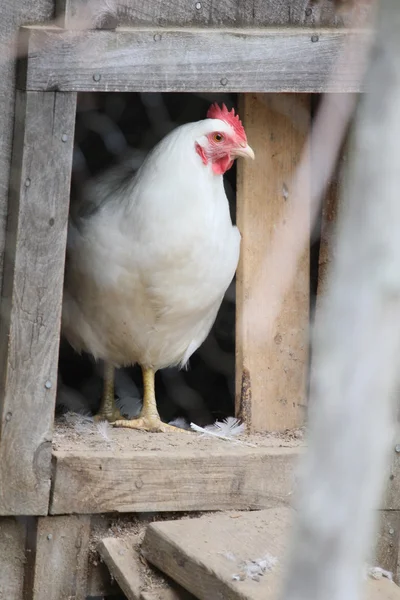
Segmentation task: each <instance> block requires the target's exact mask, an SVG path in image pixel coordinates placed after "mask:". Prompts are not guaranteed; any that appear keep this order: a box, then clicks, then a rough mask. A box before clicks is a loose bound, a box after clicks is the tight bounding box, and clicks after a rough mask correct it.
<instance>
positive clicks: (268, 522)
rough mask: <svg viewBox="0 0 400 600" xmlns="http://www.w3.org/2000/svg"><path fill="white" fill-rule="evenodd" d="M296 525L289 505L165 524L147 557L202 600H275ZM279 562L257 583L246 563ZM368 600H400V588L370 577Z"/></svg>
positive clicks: (157, 528) (147, 545)
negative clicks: (211, 599) (292, 530)
mask: <svg viewBox="0 0 400 600" xmlns="http://www.w3.org/2000/svg"><path fill="white" fill-rule="evenodd" d="M291 521H292V514H291V509H289V508H284V507H281V508H277V509H269V510H263V511H258V512H251V513H242V514H240V513H239V514H229V513H228V514H224V515H211V516H208V515H206V516H203V517H200V518H197V519H190V520H181V521H160V522H157V523H152V524H151V525H149V526H148V528H147V530H146V534H145V538H144V541H143V545H142V553H143V554H144V556H145V557H146V558H147V560H149V561H150V562H151V563H152V564H154V565H155V566H156V567H158V568H159V569H161V570H162V571H163V572H164V573H166V574H167V575H169V576H170V577H172V578H173V579H174V580H175V581H177V582H178V583H179V584H180V585H182V586H184V587H185V588H186V589H188V590H189V591H191V592H192V593H193V594H195V595H196V597H197V598H199V599H200V600H209V599H210V598H229V599H230V600H273V599H275V598H277V597H278V596H279V592H280V588H281V585H282V577H283V573H284V570H283V569H284V562H285V557H286V554H287V545H288V540H289V538H288V533H289V529H290V525H291ZM274 558H275V559H277V562H276V563H275V564H274V563H272V564H271V563H270V564H271V566H272V568H271V569H270V570H267V571H266V572H265V573H264V574H263V575H262V576H259V577H258V579H256V580H253V579H252V578H251V574H250V571H249V569H248V567H247V568H246V565H245V564H244V563H245V562H248V563H250V561H257V560H260V559H265V560H266V562H268V561H270V560H271V559H274ZM253 567H254V563H253ZM235 575H236V576H238V577H239V578H240V580H237V579H236V578H234V576H235ZM366 598H368V600H398V599H399V598H400V589H399V588H398V587H397V586H396V585H395V584H393V583H391V582H390V581H388V580H386V581H384V580H381V581H373V580H371V579H369V580H368V582H367V584H366Z"/></svg>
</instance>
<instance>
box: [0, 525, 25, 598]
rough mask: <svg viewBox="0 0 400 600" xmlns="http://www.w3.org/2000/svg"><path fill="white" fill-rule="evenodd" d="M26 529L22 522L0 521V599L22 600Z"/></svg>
mask: <svg viewBox="0 0 400 600" xmlns="http://www.w3.org/2000/svg"><path fill="white" fill-rule="evenodd" d="M25 537H26V527H25V523H24V521H23V520H21V519H19V520H16V519H12V518H3V519H0V599H1V600H22V599H23V581H24V566H25Z"/></svg>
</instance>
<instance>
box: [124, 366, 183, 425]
mask: <svg viewBox="0 0 400 600" xmlns="http://www.w3.org/2000/svg"><path fill="white" fill-rule="evenodd" d="M142 374H143V388H144V392H143V406H142V410H141V411H140V415H139V416H138V418H137V419H131V420H129V421H128V420H125V421H116V422H115V423H114V425H115V426H116V427H129V428H130V429H144V430H145V431H154V432H164V433H166V432H169V431H173V432H176V431H178V432H184V433H187V431H186V430H185V429H180V428H179V427H173V426H172V425H168V424H167V423H163V422H162V421H161V419H160V415H159V414H158V410H157V402H156V395H155V388H154V377H155V372H154V370H153V369H148V368H145V367H142Z"/></svg>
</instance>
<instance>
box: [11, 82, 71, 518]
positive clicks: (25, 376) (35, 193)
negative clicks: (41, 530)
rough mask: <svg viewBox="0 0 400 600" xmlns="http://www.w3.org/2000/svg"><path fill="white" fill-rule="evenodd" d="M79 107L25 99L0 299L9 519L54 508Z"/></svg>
mask: <svg viewBox="0 0 400 600" xmlns="http://www.w3.org/2000/svg"><path fill="white" fill-rule="evenodd" d="M75 105H76V97H75V95H74V94H62V93H61V94H54V93H47V94H44V93H41V92H40V93H36V92H28V93H19V94H18V96H17V105H16V125H15V136H14V152H13V168H12V178H11V201H10V211H9V217H8V226H7V238H6V260H5V269H4V278H3V294H2V298H1V328H0V394H1V406H0V411H1V414H0V416H1V425H0V439H1V443H0V514H2V515H13V514H17V515H18V514H24V515H32V514H33V515H43V514H47V509H48V500H49V493H50V462H51V432H52V426H53V415H54V405H55V394H56V387H57V386H56V380H57V359H58V345H59V329H60V316H61V298H62V284H63V275H64V255H65V243H66V234H67V219H68V205H69V188H70V175H71V163H72V146H73V135H74V123H75ZM62 136H66V137H65V138H63V137H62Z"/></svg>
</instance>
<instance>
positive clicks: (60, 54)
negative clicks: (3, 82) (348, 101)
mask: <svg viewBox="0 0 400 600" xmlns="http://www.w3.org/2000/svg"><path fill="white" fill-rule="evenodd" d="M351 34H353V35H358V36H360V41H362V40H363V39H365V36H369V35H370V33H369V32H368V31H359V32H357V33H356V32H354V31H353V32H352V31H348V30H343V29H342V30H340V29H336V30H333V29H315V28H308V29H287V28H280V29H256V30H251V29H230V30H229V29H149V28H147V29H144V28H143V29H140V28H138V29H120V30H117V31H64V30H61V29H58V28H54V27H53V28H43V27H26V28H23V30H22V34H21V36H22V37H21V44H22V46H23V48H22V49H21V51H24V53H26V56H27V60H24V61H23V64H22V65H21V69H20V73H19V79H18V85H19V87H20V88H22V89H27V90H39V91H49V90H51V91H55V90H59V91H80V92H85V91H86V92H89V91H103V92H104V91H108V92H116V91H120V92H135V91H136V92H172V91H174V92H200V91H202V92H358V91H360V90H361V89H362V88H361V84H360V81H359V73H360V70H361V69H360V61H362V60H363V52H362V51H361V50H360V53H358V52H356V51H354V52H353V53H352V60H351V61H347V62H343V61H342V64H341V66H340V67H338V66H337V65H336V61H337V58H338V56H339V53H340V50H341V48H342V45H343V43H344V42H345V40H346V38H347V37H348V36H349V35H351ZM333 68H335V77H334V78H333V79H331V78H330V75H331V72H332V69H333Z"/></svg>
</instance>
